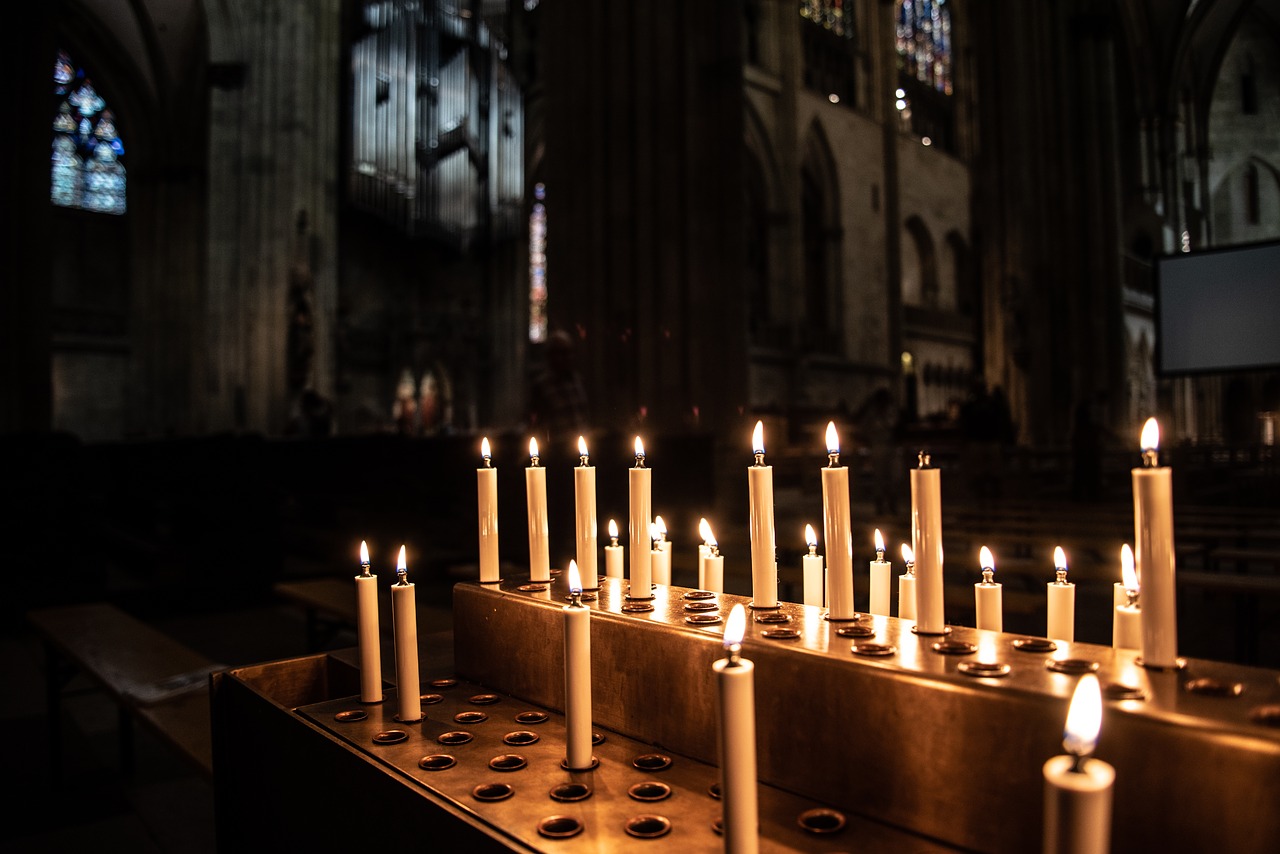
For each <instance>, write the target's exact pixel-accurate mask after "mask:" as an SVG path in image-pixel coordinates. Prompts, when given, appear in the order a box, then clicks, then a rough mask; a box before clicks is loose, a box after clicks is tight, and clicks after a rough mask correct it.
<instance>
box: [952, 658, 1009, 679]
mask: <svg viewBox="0 0 1280 854" xmlns="http://www.w3.org/2000/svg"><path fill="white" fill-rule="evenodd" d="M1012 669H1013V668H1011V667H1009V665H1007V664H1000V663H998V662H995V661H962V662H960V663H959V664H957V665H956V670H959V671H960V672H961V673H963V674H964V675H965V676H973V677H975V678H981V677H987V678H989V679H999V678H1000V677H1002V676H1008V675H1009V671H1010V670H1012Z"/></svg>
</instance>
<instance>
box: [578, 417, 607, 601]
mask: <svg viewBox="0 0 1280 854" xmlns="http://www.w3.org/2000/svg"><path fill="white" fill-rule="evenodd" d="M578 460H579V464H578V466H576V467H575V468H574V470H573V499H574V534H575V539H576V541H577V553H578V571H579V572H581V573H582V576H583V577H584V578H586V579H587V581H588V582H590V585H591V586H592V587H595V586H596V575H597V574H598V573H597V564H596V550H597V549H598V548H599V543H598V542H597V540H598V538H599V536H600V528H599V525H598V524H597V523H596V467H595V466H593V465H591V458H590V457H589V456H588V455H587V440H586V439H584V438H583V437H582V436H579V437H578Z"/></svg>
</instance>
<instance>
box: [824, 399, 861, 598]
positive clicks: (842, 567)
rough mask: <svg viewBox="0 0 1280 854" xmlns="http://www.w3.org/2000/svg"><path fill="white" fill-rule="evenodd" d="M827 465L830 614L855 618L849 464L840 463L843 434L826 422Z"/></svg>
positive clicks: (825, 531)
mask: <svg viewBox="0 0 1280 854" xmlns="http://www.w3.org/2000/svg"><path fill="white" fill-rule="evenodd" d="M826 439H827V465H826V467H825V468H823V469H822V524H823V534H824V535H825V539H826V544H827V617H828V619H832V620H853V619H856V618H857V616H858V613H857V611H855V610H854V607H853V531H852V529H851V528H850V523H849V468H848V466H842V465H840V437H839V436H838V435H836V425H835V422H834V421H828V422H827V436H826Z"/></svg>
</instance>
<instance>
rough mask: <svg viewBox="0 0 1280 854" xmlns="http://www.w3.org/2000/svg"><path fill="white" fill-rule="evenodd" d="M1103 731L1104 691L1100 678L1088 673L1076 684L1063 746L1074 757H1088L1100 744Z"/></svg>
mask: <svg viewBox="0 0 1280 854" xmlns="http://www.w3.org/2000/svg"><path fill="white" fill-rule="evenodd" d="M1101 729H1102V689H1101V688H1100V687H1099V686H1098V677H1097V676H1095V675H1093V674H1092V673H1086V674H1085V675H1084V676H1081V677H1080V681H1079V682H1078V683H1076V690H1075V693H1074V694H1072V695H1071V706H1070V707H1069V708H1068V709H1067V724H1066V727H1065V728H1064V729H1063V732H1062V746H1063V747H1065V748H1066V749H1067V752H1068V753H1070V754H1071V755H1072V756H1088V755H1089V754H1090V753H1092V752H1093V748H1094V747H1096V746H1097V744H1098V731H1099V730H1101Z"/></svg>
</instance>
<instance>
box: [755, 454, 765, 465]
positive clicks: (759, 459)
mask: <svg viewBox="0 0 1280 854" xmlns="http://www.w3.org/2000/svg"><path fill="white" fill-rule="evenodd" d="M755 453H756V465H758V466H762V465H764V451H756V452H755Z"/></svg>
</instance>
